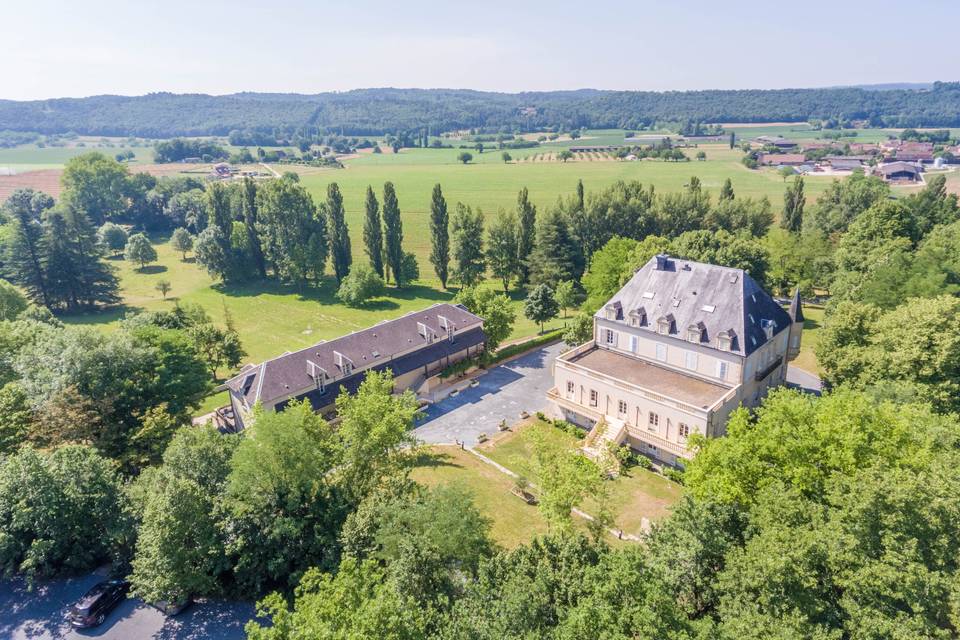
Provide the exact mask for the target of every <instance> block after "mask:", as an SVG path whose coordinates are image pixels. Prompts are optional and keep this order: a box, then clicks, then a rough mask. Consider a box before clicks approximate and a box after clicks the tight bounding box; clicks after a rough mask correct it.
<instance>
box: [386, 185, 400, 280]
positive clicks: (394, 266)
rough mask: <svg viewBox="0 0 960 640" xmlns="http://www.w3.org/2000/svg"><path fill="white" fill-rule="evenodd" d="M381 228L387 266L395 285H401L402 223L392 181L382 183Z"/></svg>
mask: <svg viewBox="0 0 960 640" xmlns="http://www.w3.org/2000/svg"><path fill="white" fill-rule="evenodd" d="M383 228H384V245H385V249H386V251H385V253H386V262H387V266H388V267H389V268H390V272H391V273H393V279H394V282H396V284H397V287H402V286H403V224H402V223H401V221H400V203H399V202H397V192H396V191H395V190H394V188H393V183H392V182H385V183H384V184H383Z"/></svg>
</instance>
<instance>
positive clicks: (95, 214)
mask: <svg viewBox="0 0 960 640" xmlns="http://www.w3.org/2000/svg"><path fill="white" fill-rule="evenodd" d="M127 180H128V174H127V167H126V166H125V165H123V164H121V163H119V162H117V161H116V160H114V159H113V158H108V157H107V156H105V155H104V154H102V153H100V152H97V151H94V152H91V153H85V154H83V155H79V156H76V157H74V158H71V159H70V160H68V161H67V163H66V165H65V166H64V168H63V175H62V176H61V178H60V182H61V184H62V185H63V196H62V197H63V200H64V201H65V202H66V203H67V204H68V205H69V206H70V207H73V208H75V209H77V210H79V211H82V212H83V213H84V214H86V215H87V216H89V218H90V219H91V220H92V221H93V222H94V224H96V225H98V226H99V225H101V224H103V223H104V222H106V221H107V220H108V219H110V218H114V217H117V216H119V215H121V214H122V213H123V212H124V211H125V208H126V196H127V191H128V182H127Z"/></svg>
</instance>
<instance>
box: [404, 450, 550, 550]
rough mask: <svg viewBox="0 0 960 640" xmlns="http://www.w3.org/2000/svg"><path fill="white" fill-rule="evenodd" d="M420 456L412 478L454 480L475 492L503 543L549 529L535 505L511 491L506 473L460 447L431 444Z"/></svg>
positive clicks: (435, 481)
mask: <svg viewBox="0 0 960 640" xmlns="http://www.w3.org/2000/svg"><path fill="white" fill-rule="evenodd" d="M427 451H428V453H429V454H432V455H425V456H423V457H422V458H421V464H420V466H419V467H417V469H415V470H414V472H413V474H412V476H413V479H414V480H416V481H417V482H419V483H421V484H425V485H427V486H435V485H437V484H454V485H458V486H461V487H464V488H465V489H466V490H467V491H469V492H470V494H471V495H473V498H474V501H475V504H476V505H477V508H478V509H479V510H480V512H481V513H483V514H484V515H486V516H487V517H488V518H490V520H491V531H490V533H491V535H492V537H493V539H494V540H495V541H496V542H497V543H499V544H500V545H502V546H504V547H507V548H513V547H516V546H517V545H520V544H523V543H525V542H529V541H530V539H531V538H533V537H534V536H536V535H538V534H542V533H546V532H547V523H546V521H545V520H544V519H543V516H541V515H540V511H539V510H538V509H537V507H536V506H533V505H529V504H527V503H525V502H524V501H523V500H520V499H519V498H517V497H515V496H513V495H511V494H510V489H511V487H513V481H512V480H511V479H510V478H509V477H508V476H507V475H505V474H503V473H501V472H500V471H498V470H496V469H495V468H494V467H492V466H490V465H489V464H486V463H484V462H483V461H482V460H480V459H479V458H477V457H476V456H474V455H472V454H470V453H467V452H466V451H461V450H460V449H459V448H458V447H432V448H431V449H428V450H427Z"/></svg>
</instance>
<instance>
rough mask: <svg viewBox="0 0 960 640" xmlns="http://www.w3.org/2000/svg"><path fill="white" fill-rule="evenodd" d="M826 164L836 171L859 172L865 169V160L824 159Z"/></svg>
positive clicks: (852, 158) (846, 158) (848, 158)
mask: <svg viewBox="0 0 960 640" xmlns="http://www.w3.org/2000/svg"><path fill="white" fill-rule="evenodd" d="M824 164H828V165H830V168H831V169H833V170H834V171H857V170H859V169H863V160H862V159H861V158H855V157H836V158H824Z"/></svg>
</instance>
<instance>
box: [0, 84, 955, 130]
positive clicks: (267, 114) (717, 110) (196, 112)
mask: <svg viewBox="0 0 960 640" xmlns="http://www.w3.org/2000/svg"><path fill="white" fill-rule="evenodd" d="M809 119H821V120H828V119H838V120H870V121H871V123H872V124H874V125H876V126H881V125H882V126H891V127H896V126H902V127H921V126H936V127H945V126H960V83H957V82H952V83H939V82H938V83H935V84H934V85H933V88H932V89H930V90H909V89H892V90H871V89H864V88H853V87H850V88H827V89H780V90H731V91H727V90H724V91H671V92H665V93H656V92H646V91H598V90H591V89H585V90H579V91H553V92H529V93H513V94H507V93H492V92H482V91H470V90H453V89H358V90H354V91H347V92H343V93H321V94H316V95H301V94H265V93H238V94H233V95H226V96H209V95H202V94H182V95H177V94H171V93H154V94H149V95H146V96H138V97H124V96H94V97H90V98H61V99H55V100H36V101H28V102H18V101H12V100H2V101H0V130H3V129H10V130H17V131H39V132H42V133H66V132H69V131H73V132H76V133H80V134H92V135H136V136H147V137H171V136H185V135H188V136H189V135H226V134H228V133H229V132H230V131H232V130H235V129H241V130H242V129H251V130H263V131H270V130H274V129H277V128H283V129H296V128H298V127H323V128H325V129H327V130H329V131H331V132H337V133H341V132H342V133H344V134H347V135H375V134H381V133H387V132H397V131H409V130H414V129H423V128H427V127H429V129H430V131H431V132H432V133H436V132H438V131H450V130H454V129H464V128H482V129H499V128H501V127H508V128H511V129H512V128H522V129H527V130H530V129H536V128H540V127H556V126H560V127H564V128H572V127H588V128H613V127H622V128H627V129H640V128H642V127H644V126H646V125H651V124H653V123H656V122H660V123H662V122H678V121H692V122H702V123H710V122H778V121H803V120H809Z"/></svg>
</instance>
